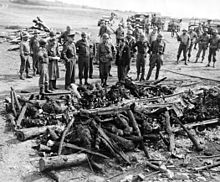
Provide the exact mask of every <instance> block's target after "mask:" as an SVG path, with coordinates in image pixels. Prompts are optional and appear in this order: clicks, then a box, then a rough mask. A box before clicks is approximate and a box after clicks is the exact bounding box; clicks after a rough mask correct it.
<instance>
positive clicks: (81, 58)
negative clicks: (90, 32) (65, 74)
mask: <svg viewBox="0 0 220 182" xmlns="http://www.w3.org/2000/svg"><path fill="white" fill-rule="evenodd" d="M81 37H82V39H81V40H79V41H77V42H76V53H77V54H78V66H79V84H80V85H82V79H83V78H84V79H85V85H87V84H88V82H87V80H88V71H89V55H90V48H89V42H88V40H87V35H86V33H85V32H82V34H81Z"/></svg>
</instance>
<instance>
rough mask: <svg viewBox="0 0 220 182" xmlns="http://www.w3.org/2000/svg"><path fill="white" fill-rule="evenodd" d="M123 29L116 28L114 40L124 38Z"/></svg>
mask: <svg viewBox="0 0 220 182" xmlns="http://www.w3.org/2000/svg"><path fill="white" fill-rule="evenodd" d="M124 33H125V32H124V29H123V28H117V30H116V32H115V34H116V38H117V39H119V38H121V37H124Z"/></svg>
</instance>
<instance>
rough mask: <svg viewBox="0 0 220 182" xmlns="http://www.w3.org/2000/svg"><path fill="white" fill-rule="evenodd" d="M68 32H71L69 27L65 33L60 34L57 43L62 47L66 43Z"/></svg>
mask: <svg viewBox="0 0 220 182" xmlns="http://www.w3.org/2000/svg"><path fill="white" fill-rule="evenodd" d="M70 32H71V27H70V26H67V27H66V31H65V32H63V33H62V34H61V36H60V37H59V43H60V44H62V45H64V44H65V43H66V42H67V41H68V40H67V39H68V35H69V34H70Z"/></svg>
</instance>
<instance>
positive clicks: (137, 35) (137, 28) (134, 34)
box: [133, 24, 141, 41]
mask: <svg viewBox="0 0 220 182" xmlns="http://www.w3.org/2000/svg"><path fill="white" fill-rule="evenodd" d="M140 35H141V31H140V29H139V25H138V24H136V25H135V29H134V31H133V36H134V38H135V40H136V41H138V40H139V38H140Z"/></svg>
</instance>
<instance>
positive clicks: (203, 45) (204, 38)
mask: <svg viewBox="0 0 220 182" xmlns="http://www.w3.org/2000/svg"><path fill="white" fill-rule="evenodd" d="M209 39H210V37H209V35H208V29H207V28H205V29H204V32H203V34H202V35H201V36H199V37H198V39H197V40H196V43H198V44H199V50H198V52H197V54H196V61H195V63H197V62H198V59H199V57H200V54H201V52H202V61H201V62H203V60H204V58H205V52H206V50H207V48H208V45H209Z"/></svg>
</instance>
